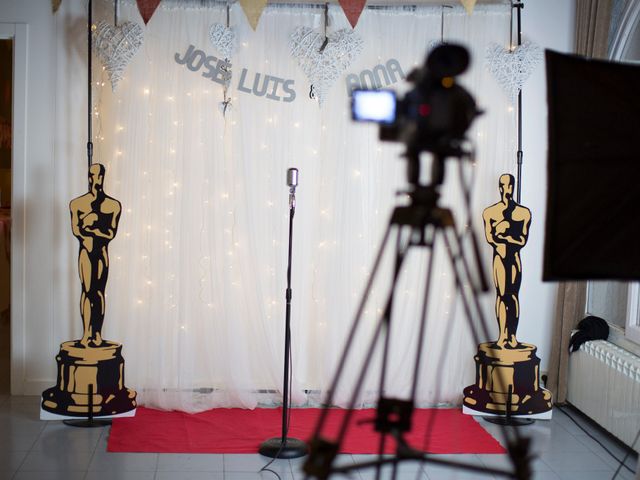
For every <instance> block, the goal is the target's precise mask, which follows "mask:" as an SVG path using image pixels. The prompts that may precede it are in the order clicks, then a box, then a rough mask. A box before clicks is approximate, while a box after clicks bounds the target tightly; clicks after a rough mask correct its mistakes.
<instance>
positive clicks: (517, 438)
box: [444, 227, 523, 444]
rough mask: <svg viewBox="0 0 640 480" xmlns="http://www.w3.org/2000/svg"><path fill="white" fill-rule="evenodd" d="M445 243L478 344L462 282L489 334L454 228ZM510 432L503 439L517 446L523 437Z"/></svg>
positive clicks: (486, 335) (514, 430) (447, 231)
mask: <svg viewBox="0 0 640 480" xmlns="http://www.w3.org/2000/svg"><path fill="white" fill-rule="evenodd" d="M444 230H445V242H446V243H447V251H448V252H449V258H450V259H451V263H452V266H453V270H454V272H455V277H456V285H458V288H459V290H460V292H461V297H462V299H463V305H464V308H465V313H466V314H467V318H468V320H469V324H470V325H471V327H472V332H473V339H474V341H475V342H476V343H477V344H479V343H480V339H479V336H478V332H477V329H476V326H475V325H474V323H473V320H472V317H471V316H470V308H469V306H468V302H469V300H468V298H467V293H466V292H467V290H465V289H464V282H463V280H465V281H466V283H467V284H468V285H469V286H470V289H471V294H470V295H471V297H472V298H471V301H472V302H473V305H474V308H475V309H476V311H477V314H478V318H479V319H480V327H481V329H482V333H483V335H484V338H487V339H488V338H490V337H489V332H488V329H487V323H486V322H485V321H484V314H483V311H482V307H481V305H480V300H479V298H478V294H477V292H475V291H474V290H473V288H472V286H471V285H472V283H471V280H472V277H471V269H470V267H469V262H468V260H467V258H466V257H465V255H464V252H463V251H462V244H461V242H460V238H459V237H458V235H457V234H456V231H455V228H454V227H450V228H445V229H444ZM452 242H453V247H455V249H456V252H458V254H457V257H458V258H459V259H460V263H461V265H462V275H461V273H460V272H459V271H458V270H457V268H456V256H455V255H454V253H453V250H452V245H451V243H452ZM497 380H498V382H500V383H502V378H501V377H498V378H497ZM501 387H502V388H504V384H502V385H501ZM509 433H510V430H508V429H506V428H505V429H503V435H504V437H505V439H506V440H507V442H508V443H514V444H519V443H521V442H522V441H523V437H522V435H521V434H520V432H519V431H518V429H517V428H515V429H513V431H512V433H513V439H510V438H509V437H510V435H509Z"/></svg>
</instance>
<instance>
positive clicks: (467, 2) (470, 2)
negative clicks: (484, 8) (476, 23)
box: [460, 0, 477, 15]
mask: <svg viewBox="0 0 640 480" xmlns="http://www.w3.org/2000/svg"><path fill="white" fill-rule="evenodd" d="M476 1H477V0H460V3H461V4H462V6H463V7H464V9H465V10H466V11H467V13H468V14H469V15H471V14H472V13H473V7H475V6H476Z"/></svg>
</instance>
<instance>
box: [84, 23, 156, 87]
mask: <svg viewBox="0 0 640 480" xmlns="http://www.w3.org/2000/svg"><path fill="white" fill-rule="evenodd" d="M143 38H144V32H143V31H142V27H141V26H140V25H138V24H137V23H134V22H123V23H121V24H120V25H118V26H117V27H115V26H113V25H110V24H108V23H106V22H102V21H101V22H98V24H97V26H96V28H95V30H94V31H93V42H94V43H93V47H94V48H95V50H96V53H97V54H98V56H99V57H100V59H101V60H102V65H103V66H104V68H105V70H106V71H107V74H108V75H109V81H111V89H112V90H113V91H114V92H115V90H116V87H117V86H118V83H119V82H120V80H122V77H123V75H124V69H125V68H127V65H129V62H131V59H132V58H133V56H134V55H135V54H136V53H137V52H138V50H139V49H140V47H141V46H142V40H143Z"/></svg>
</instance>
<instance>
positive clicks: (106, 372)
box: [41, 163, 136, 419]
mask: <svg viewBox="0 0 640 480" xmlns="http://www.w3.org/2000/svg"><path fill="white" fill-rule="evenodd" d="M104 171H105V169H104V166H103V165H101V164H97V163H96V164H93V165H91V167H90V168H89V191H88V192H87V193H85V194H84V195H82V196H80V197H78V198H75V199H73V200H72V201H71V203H70V205H69V208H70V210H71V229H72V231H73V235H74V236H75V237H76V238H77V239H78V240H79V242H80V253H79V256H78V271H79V274H80V283H81V284H82V293H81V296H80V314H81V316H82V324H83V334H82V338H81V339H80V340H71V341H68V342H64V343H62V345H60V353H58V355H57V357H56V361H57V363H58V380H57V385H56V386H55V387H52V388H49V389H47V390H45V391H44V393H43V394H42V411H41V418H43V419H51V418H57V416H62V417H85V418H86V417H111V416H121V415H122V414H127V416H131V415H133V414H135V408H136V392H135V391H133V390H131V389H128V388H126V387H125V384H124V359H123V358H122V345H121V344H119V343H116V342H111V341H109V340H105V339H104V338H103V337H102V324H103V321H104V314H105V288H106V285H107V275H108V272H109V256H108V252H107V247H108V245H109V242H111V240H113V238H114V237H115V236H116V232H117V230H118V221H119V219H120V213H121V210H122V208H121V206H120V202H119V201H118V200H116V199H115V198H112V197H110V196H108V195H107V194H105V193H104V190H103V185H104ZM90 410H91V412H90ZM51 414H53V415H51Z"/></svg>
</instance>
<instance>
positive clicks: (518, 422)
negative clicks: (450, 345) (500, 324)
mask: <svg viewBox="0 0 640 480" xmlns="http://www.w3.org/2000/svg"><path fill="white" fill-rule="evenodd" d="M511 8H512V9H514V8H515V9H516V14H517V17H516V18H517V19H518V20H517V24H516V29H517V30H518V46H520V45H522V17H521V11H522V9H523V8H524V3H522V2H519V1H516V2H513V3H512V4H511ZM512 15H513V11H512ZM522 157H523V152H522V89H520V90H518V151H517V153H516V162H517V166H518V174H517V181H516V188H517V191H516V201H517V202H518V203H520V185H521V182H522ZM512 395H513V391H512V387H511V385H509V391H508V393H507V405H506V411H505V414H504V416H495V417H483V419H484V420H485V421H487V422H489V423H493V424H496V425H503V426H508V427H522V426H524V425H531V424H532V423H534V422H535V420H534V419H532V418H518V417H514V416H513V415H511V400H512Z"/></svg>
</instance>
